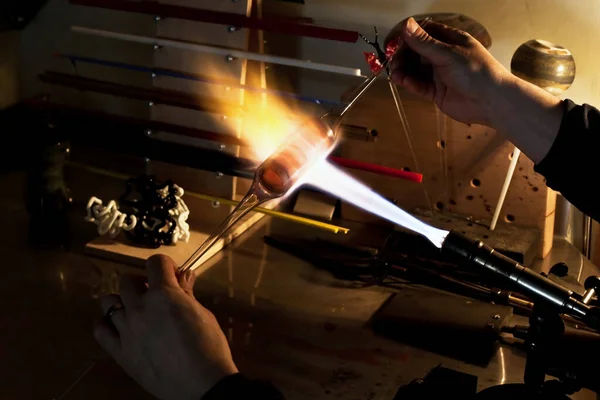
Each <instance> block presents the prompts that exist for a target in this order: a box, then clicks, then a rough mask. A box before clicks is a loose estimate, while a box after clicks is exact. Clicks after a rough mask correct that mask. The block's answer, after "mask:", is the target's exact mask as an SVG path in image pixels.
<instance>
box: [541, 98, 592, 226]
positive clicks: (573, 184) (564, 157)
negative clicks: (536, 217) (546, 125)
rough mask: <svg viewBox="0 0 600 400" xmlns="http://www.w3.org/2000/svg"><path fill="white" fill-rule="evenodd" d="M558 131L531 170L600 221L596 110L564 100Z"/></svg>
mask: <svg viewBox="0 0 600 400" xmlns="http://www.w3.org/2000/svg"><path fill="white" fill-rule="evenodd" d="M563 105H564V107H565V111H564V115H563V119H562V123H561V126H560V130H559V132H558V135H557V136H556V139H555V140H554V144H553V145H552V147H551V148H550V150H549V151H548V154H547V155H546V157H545V158H544V159H543V160H542V161H541V162H540V163H539V164H538V165H536V166H535V168H534V169H535V171H536V172H537V173H539V174H542V175H543V176H544V177H545V178H546V184H547V185H548V186H549V187H550V188H552V189H554V190H556V191H557V192H560V193H561V194H562V195H563V196H564V197H565V198H566V199H567V200H569V202H570V203H571V204H573V205H574V206H575V207H577V208H578V209H579V210H580V211H582V212H583V213H585V214H587V215H589V216H590V217H592V218H593V219H595V220H596V221H599V222H600V201H599V200H600V199H599V198H598V196H597V195H595V194H594V192H597V191H598V189H597V188H596V186H597V184H598V183H597V182H598V180H597V179H598V176H599V175H600V153H599V150H600V111H599V110H598V109H596V108H594V107H592V106H590V105H588V104H583V105H577V104H575V103H573V102H572V101H571V100H564V101H563Z"/></svg>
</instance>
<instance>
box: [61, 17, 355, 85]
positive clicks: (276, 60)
mask: <svg viewBox="0 0 600 400" xmlns="http://www.w3.org/2000/svg"><path fill="white" fill-rule="evenodd" d="M71 30H72V31H73V32H77V33H83V34H86V35H92V36H97V37H103V38H107V39H117V40H124V41H127V42H134V43H141V44H148V45H153V46H162V47H171V48H175V49H181V50H189V51H194V52H198V53H209V54H215V55H220V56H223V57H228V56H231V57H236V58H245V59H247V60H253V61H259V62H265V63H270V64H279V65H287V66H289V67H297V68H304V69H311V70H315V71H323V72H330V73H335V74H342V75H350V76H359V77H362V73H361V71H360V69H358V68H350V67H342V66H339V65H329V64H322V63H316V62H312V61H304V60H298V59H296V58H289V57H280V56H273V55H267V54H259V53H251V52H248V51H242V50H235V49H228V48H225V47H216V46H209V45H205V44H199V43H191V42H182V41H179V40H171V39H161V38H157V37H149V36H139V35H132V34H129V33H119V32H111V31H105V30H102V29H93V28H86V27H83V26H73V27H71Z"/></svg>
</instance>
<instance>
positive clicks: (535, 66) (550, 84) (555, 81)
mask: <svg viewBox="0 0 600 400" xmlns="http://www.w3.org/2000/svg"><path fill="white" fill-rule="evenodd" d="M510 69H511V72H512V73H513V74H514V75H516V76H518V77H519V78H521V79H523V80H526V81H528V82H530V83H533V84H534V85H536V86H538V87H540V88H542V89H544V90H546V91H547V92H549V93H552V94H553V95H559V94H561V93H563V92H564V91H566V90H567V89H568V88H569V87H571V85H572V84H573V81H574V80H575V59H574V58H573V55H572V54H571V52H570V51H569V50H567V49H566V48H564V47H563V46H560V45H558V44H555V43H551V42H548V41H545V40H538V39H536V40H529V41H528V42H525V43H523V44H522V45H521V46H519V48H518V49H517V51H515V54H514V55H513V57H512V60H511V63H510Z"/></svg>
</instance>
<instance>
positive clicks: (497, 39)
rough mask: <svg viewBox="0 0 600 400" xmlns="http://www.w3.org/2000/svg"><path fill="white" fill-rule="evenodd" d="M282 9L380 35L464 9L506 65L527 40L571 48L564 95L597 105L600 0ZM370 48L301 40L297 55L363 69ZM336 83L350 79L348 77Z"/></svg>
mask: <svg viewBox="0 0 600 400" xmlns="http://www.w3.org/2000/svg"><path fill="white" fill-rule="evenodd" d="M279 7H281V6H279ZM285 8H288V9H292V8H293V9H295V10H298V9H300V10H302V11H301V12H302V13H303V15H305V16H310V17H313V18H315V20H316V22H319V21H322V23H323V24H327V25H338V24H339V26H348V27H354V28H358V29H360V31H361V32H363V33H365V34H369V33H370V29H371V26H372V25H377V26H378V27H379V30H380V32H382V34H383V35H385V34H386V33H387V32H388V30H389V29H390V28H391V27H392V26H393V25H395V24H396V23H397V22H398V21H399V20H401V19H403V18H405V17H407V16H410V15H414V14H419V13H426V12H458V13H463V14H466V15H468V16H470V17H473V18H475V19H477V20H478V21H480V22H481V23H483V24H484V25H485V26H486V27H487V29H488V30H489V32H490V34H491V36H492V39H493V45H492V48H491V51H492V53H493V54H494V56H495V57H496V58H498V59H499V60H500V61H501V62H502V63H503V64H504V65H505V66H507V67H509V66H510V59H511V57H512V54H513V52H514V51H515V50H516V48H517V47H518V46H519V45H520V44H521V43H523V42H525V41H527V40H530V39H545V40H549V41H553V42H556V43H559V44H562V45H563V46H565V47H567V48H568V49H570V50H571V51H572V53H573V54H574V57H575V61H576V63H577V77H576V80H575V83H574V84H573V86H572V87H571V89H570V90H569V91H568V92H566V96H569V97H571V98H573V99H574V100H575V101H577V102H589V103H592V104H598V105H600V52H599V51H598V50H597V49H598V43H597V41H598V40H600V23H599V21H600V2H599V1H597V0H418V1H416V0H369V1H365V0H307V4H306V5H305V6H302V7H298V6H289V5H288V6H286V7H285ZM350 21H354V22H350ZM368 48H369V47H368V46H367V45H361V44H358V45H351V44H340V43H335V42H326V41H320V40H313V39H304V40H302V46H301V50H302V53H301V55H300V56H301V57H302V58H307V59H312V60H314V61H321V62H329V63H335V64H341V65H348V66H357V67H361V68H363V69H364V67H365V64H364V60H363V58H362V54H361V51H362V50H367V49H368ZM305 75H306V76H308V77H310V80H318V76H317V75H316V74H314V73H305ZM335 81H339V82H352V78H345V77H344V78H339V79H336V80H335ZM320 88H321V89H323V88H324V86H323V85H321V86H320ZM325 88H327V86H325ZM304 90H306V91H307V92H316V91H317V85H316V84H311V83H307V84H306V85H305V86H304ZM331 90H335V89H331ZM337 90H341V89H337ZM332 93H333V92H332Z"/></svg>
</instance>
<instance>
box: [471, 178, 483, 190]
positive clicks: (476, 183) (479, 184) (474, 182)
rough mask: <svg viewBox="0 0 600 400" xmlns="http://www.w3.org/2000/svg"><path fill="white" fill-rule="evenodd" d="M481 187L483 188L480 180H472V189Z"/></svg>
mask: <svg viewBox="0 0 600 400" xmlns="http://www.w3.org/2000/svg"><path fill="white" fill-rule="evenodd" d="M479 186H481V181H480V180H479V179H477V178H473V179H471V187H474V188H476V187H479Z"/></svg>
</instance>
